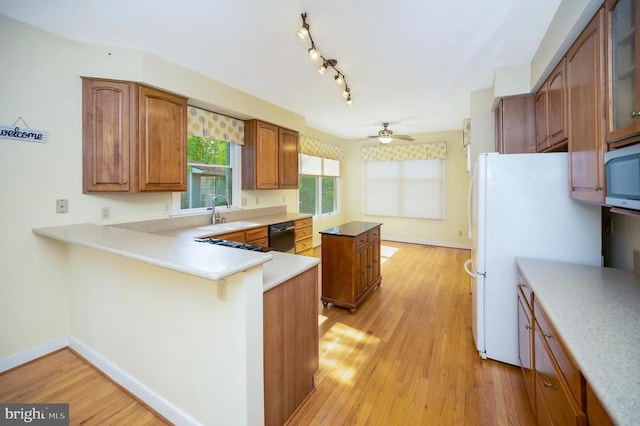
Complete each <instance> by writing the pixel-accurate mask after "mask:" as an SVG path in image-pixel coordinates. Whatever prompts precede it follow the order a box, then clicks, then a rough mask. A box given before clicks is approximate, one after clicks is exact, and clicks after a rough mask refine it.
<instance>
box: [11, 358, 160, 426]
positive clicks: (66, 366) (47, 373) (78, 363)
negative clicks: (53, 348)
mask: <svg viewBox="0 0 640 426" xmlns="http://www.w3.org/2000/svg"><path fill="white" fill-rule="evenodd" d="M0 401H1V402H25V403H69V424H71V425H79V424H83V425H105V424H109V425H166V424H169V423H168V422H167V421H166V420H165V419H163V418H162V417H160V416H158V415H157V414H156V413H155V412H154V411H152V410H150V409H149V408H148V407H147V406H146V405H144V404H142V403H141V402H139V401H138V400H136V399H135V398H133V397H132V396H131V394H129V393H128V392H127V391H125V390H124V389H122V388H121V387H119V386H118V385H116V384H114V383H113V382H112V381H111V380H110V379H108V378H107V377H105V376H104V375H102V373H100V372H99V371H98V370H96V369H95V368H94V367H93V366H91V365H90V364H88V363H87V362H86V361H84V360H83V359H82V358H80V357H78V356H77V355H76V354H75V353H74V352H73V351H71V350H69V349H62V350H60V351H57V352H54V353H52V354H49V355H47V356H45V357H43V358H40V359H37V360H35V361H32V362H30V363H28V364H25V365H22V366H20V367H17V368H14V369H12V370H9V371H6V372H4V373H2V374H0Z"/></svg>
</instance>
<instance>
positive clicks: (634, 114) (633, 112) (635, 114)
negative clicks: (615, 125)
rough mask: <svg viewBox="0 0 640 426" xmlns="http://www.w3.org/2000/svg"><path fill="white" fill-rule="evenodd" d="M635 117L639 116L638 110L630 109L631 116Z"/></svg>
mask: <svg viewBox="0 0 640 426" xmlns="http://www.w3.org/2000/svg"><path fill="white" fill-rule="evenodd" d="M636 117H640V112H638V111H631V118H636Z"/></svg>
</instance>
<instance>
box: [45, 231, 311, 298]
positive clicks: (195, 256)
mask: <svg viewBox="0 0 640 426" xmlns="http://www.w3.org/2000/svg"><path fill="white" fill-rule="evenodd" d="M33 233H34V234H37V235H41V236H44V237H48V238H52V239H55V240H59V241H63V242H67V243H72V244H78V245H81V246H84V247H90V248H93V249H96V250H101V251H104V252H108V253H111V254H115V255H118V256H123V257H127V258H130V259H134V260H138V261H140V262H144V263H148V264H151V265H156V266H160V267H163V268H167V269H172V270H175V271H178V272H183V273H186V274H190V275H195V276H199V277H202V278H207V279H211V280H221V279H224V278H226V277H228V276H231V275H234V274H237V273H239V272H242V271H245V270H247V269H250V268H253V267H256V266H260V265H262V266H263V291H266V290H269V289H270V288H273V287H275V286H277V285H279V284H281V283H283V282H285V281H287V280H288V279H290V278H292V277H294V276H296V275H298V274H300V273H302V272H304V271H306V270H308V269H310V268H312V267H314V266H315V265H317V264H319V263H320V260H319V259H317V258H313V257H307V256H297V255H292V254H287V253H278V252H267V253H261V252H255V251H248V250H240V249H233V248H229V247H221V246H215V245H210V244H202V243H198V242H196V241H194V240H193V239H190V238H176V237H170V236H166V235H157V234H152V233H147V232H138V231H132V230H129V229H121V228H117V227H114V226H104V225H96V224H91V223H84V224H76V225H64V226H53V227H45V228H34V229H33ZM274 260H275V261H274Z"/></svg>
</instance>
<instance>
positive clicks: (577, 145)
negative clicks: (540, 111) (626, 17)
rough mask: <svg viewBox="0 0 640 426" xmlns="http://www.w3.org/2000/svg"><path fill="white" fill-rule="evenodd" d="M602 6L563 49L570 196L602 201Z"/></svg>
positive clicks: (603, 135) (603, 146) (603, 195)
mask: <svg viewBox="0 0 640 426" xmlns="http://www.w3.org/2000/svg"><path fill="white" fill-rule="evenodd" d="M604 28H605V27H604V10H603V9H600V11H598V13H596V15H595V16H594V18H593V19H592V20H591V21H590V22H589V24H587V26H586V28H585V29H584V31H582V33H581V34H580V35H579V36H578V39H577V40H576V41H575V43H574V44H573V45H572V46H571V47H570V48H569V51H568V52H567V86H568V93H569V98H568V99H569V134H570V135H571V137H570V138H569V166H570V188H569V191H570V195H571V198H573V199H576V200H581V201H586V202H591V203H597V204H604V198H605V191H604V187H605V185H604V150H605V145H606V143H605V132H604V127H605V123H604V96H605V91H604V87H605V84H604V47H605V44H604Z"/></svg>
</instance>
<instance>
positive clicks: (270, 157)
mask: <svg viewBox="0 0 640 426" xmlns="http://www.w3.org/2000/svg"><path fill="white" fill-rule="evenodd" d="M257 132H258V133H257V138H256V158H255V162H256V164H255V167H256V170H255V174H256V188H257V189H277V188H278V144H279V139H278V138H279V136H278V127H276V126H274V125H271V124H267V123H261V122H258V124H257Z"/></svg>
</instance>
